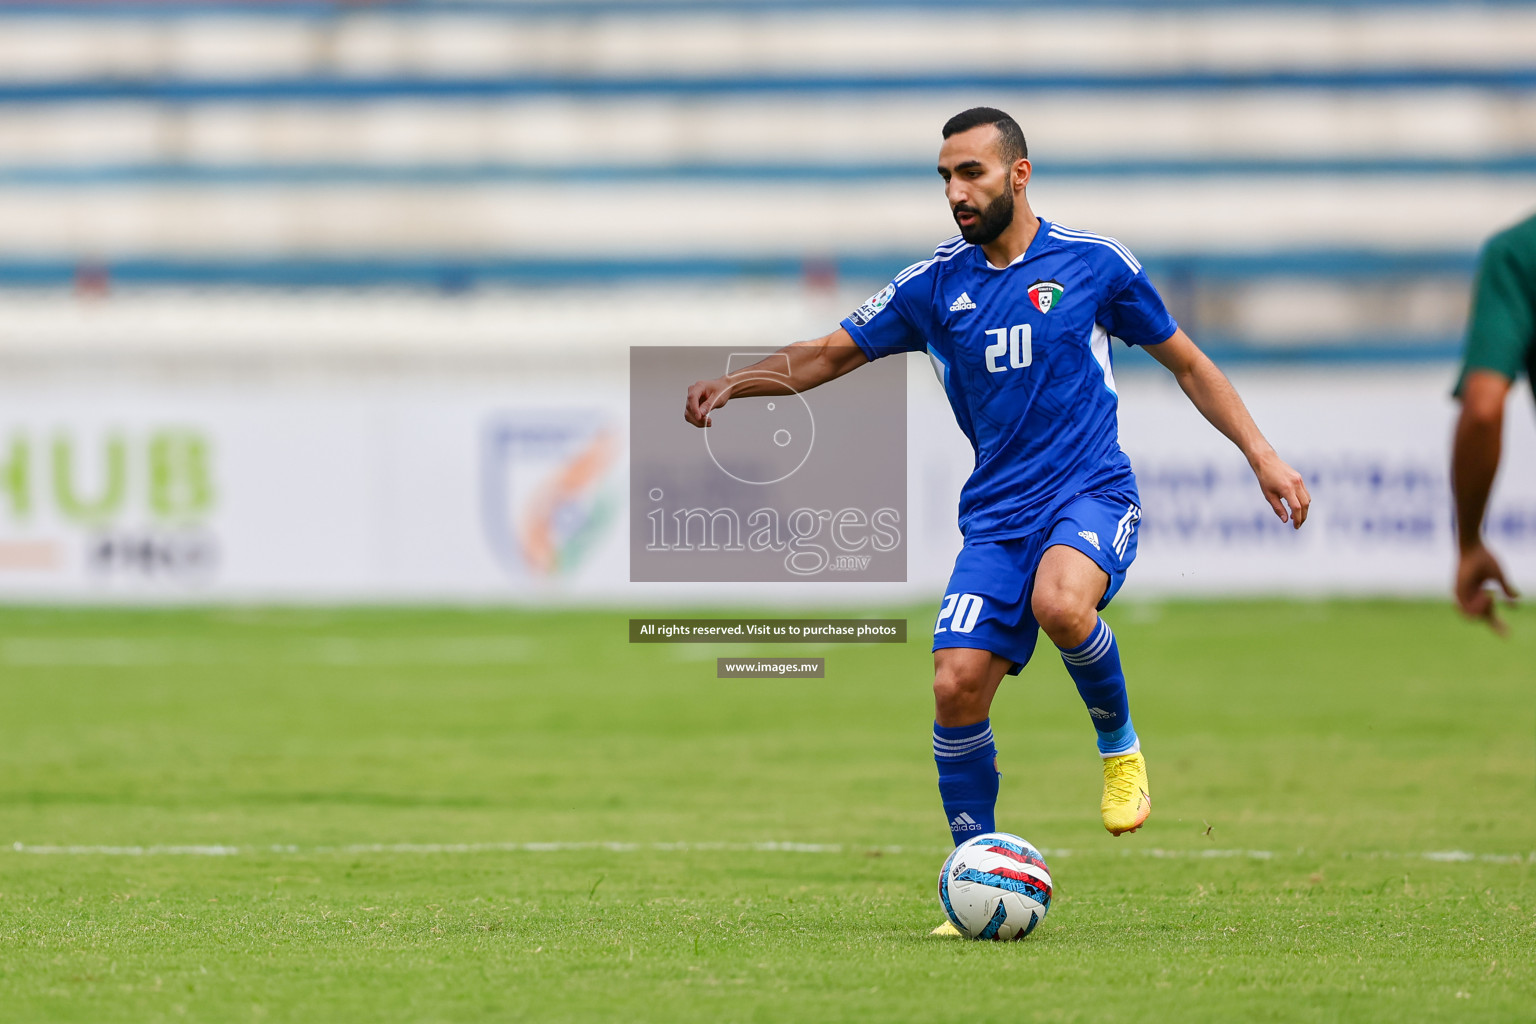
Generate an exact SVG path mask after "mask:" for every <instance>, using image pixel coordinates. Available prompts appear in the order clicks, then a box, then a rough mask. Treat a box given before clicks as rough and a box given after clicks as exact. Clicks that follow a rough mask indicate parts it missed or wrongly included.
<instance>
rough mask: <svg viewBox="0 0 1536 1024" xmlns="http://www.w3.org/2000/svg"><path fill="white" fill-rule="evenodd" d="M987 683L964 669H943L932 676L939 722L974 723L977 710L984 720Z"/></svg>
mask: <svg viewBox="0 0 1536 1024" xmlns="http://www.w3.org/2000/svg"><path fill="white" fill-rule="evenodd" d="M985 682H986V680H985V679H984V678H983V677H982V676H981V674H980V673H975V672H968V671H966V670H965V668H964V667H962V666H955V665H940V666H939V667H938V668H936V669H935V670H934V673H933V703H934V708H935V710H936V711H937V718H938V720H939V721H940V722H951V721H963V720H967V719H972V718H973V717H974V715H975V713H976V709H977V708H982V709H983V710H982V717H985V708H984V705H985V697H984V694H983V690H984V688H985V686H984V684H985Z"/></svg>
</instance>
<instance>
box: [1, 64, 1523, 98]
mask: <svg viewBox="0 0 1536 1024" xmlns="http://www.w3.org/2000/svg"><path fill="white" fill-rule="evenodd" d="M1421 89H1482V90H1491V91H1499V92H1510V91H1516V92H1527V91H1531V90H1533V89H1536V61H1533V62H1532V63H1531V64H1529V65H1525V66H1518V67H1485V68H1478V67H1445V68H1426V67H1397V68H1348V69H1311V68H1303V69H1291V68H1282V69H1260V70H1253V71H1235V70H1223V69H1197V70H1176V71H1126V72H1099V71H1041V72H999V73H981V72H958V73H949V72H943V73H910V74H804V73H794V74H758V73H751V74H740V75H706V74H700V75H677V76H668V75H622V76H621V75H602V76H577V75H538V74H534V75H500V76H485V77H476V76H462V77H460V76H452V77H449V76H426V75H422V76H394V75H391V76H380V77H369V76H362V75H303V76H294V77H284V78H228V79H221V78H199V79H193V78H167V79H154V78H150V79H132V78H103V79H83V80H64V81H8V82H3V83H0V103H6V104H21V103H81V102H98V103H99V102H123V101H132V102H141V103H219V102H231V101H238V102H245V103H261V102H284V103H287V102H293V101H312V102H321V103H345V102H377V101H380V100H466V99H515V98H519V97H542V96H564V97H571V98H586V97H594V98H603V99H611V98H615V97H624V98H629V99H633V98H637V97H656V98H686V99H698V98H701V97H708V98H723V97H731V96H762V95H801V94H803V95H815V96H836V95H869V94H879V93H899V92H922V93H941V92H954V91H972V92H975V91H986V92H989V93H992V94H997V93H1007V92H1025V91H1027V92H1030V93H1033V94H1039V93H1045V92H1077V93H1083V92H1128V91H1134V92H1181V93H1183V92H1196V93H1198V92H1222V93H1230V92H1232V91H1234V90H1255V91H1261V90H1262V91H1269V90H1289V91H1296V90H1318V91H1327V92H1351V91H1352V92H1383V91H1402V90H1421Z"/></svg>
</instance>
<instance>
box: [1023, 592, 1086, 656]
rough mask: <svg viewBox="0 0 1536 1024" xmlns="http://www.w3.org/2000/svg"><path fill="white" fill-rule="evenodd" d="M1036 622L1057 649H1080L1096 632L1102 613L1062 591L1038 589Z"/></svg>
mask: <svg viewBox="0 0 1536 1024" xmlns="http://www.w3.org/2000/svg"><path fill="white" fill-rule="evenodd" d="M1033 610H1034V613H1035V621H1036V622H1038V623H1040V628H1041V629H1043V630H1045V635H1046V636H1048V637H1050V638H1051V642H1052V643H1054V644H1055V645H1056V646H1057V647H1068V648H1070V647H1076V646H1077V645H1079V644H1081V643H1082V642H1083V641H1084V640H1087V639H1088V634H1089V633H1092V632H1093V626H1094V622H1095V621H1096V620H1097V618H1098V611H1097V610H1096V609H1095V608H1094V607H1093V605H1092V604H1089V603H1088V602H1086V601H1082V600H1080V599H1078V598H1077V596H1076V595H1074V594H1072V593H1070V592H1068V591H1067V590H1066V589H1065V588H1062V587H1037V588H1036V589H1035V596H1034V599H1033Z"/></svg>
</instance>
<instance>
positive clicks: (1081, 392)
mask: <svg viewBox="0 0 1536 1024" xmlns="http://www.w3.org/2000/svg"><path fill="white" fill-rule="evenodd" d="M842 325H843V327H844V329H846V330H847V331H848V333H849V334H850V335H852V336H853V340H854V341H855V342H856V343H857V344H858V346H859V348H861V349H862V350H863V351H864V354H865V355H866V356H868V357H869V358H870V359H878V358H880V357H881V356H887V355H891V354H893V353H896V352H918V351H922V350H924V349H926V350H927V352H928V355H929V357H930V358H931V359H932V361H933V366H934V370H935V372H936V373H937V374H938V376H939V381H940V382H941V383H942V384H943V385H944V393H945V394H946V395H947V396H948V397H949V404H950V406H951V407H952V408H953V409H954V411H955V419H956V420H957V421H958V422H959V424H960V429H961V430H963V431H965V436H966V437H967V438H969V439H970V442H971V447H972V448H973V449H975V452H976V468H975V470H974V471H972V473H971V476H970V479H968V480H967V481H966V482H965V488H964V490H962V491H961V494H960V530H961V532H962V533H964V534H965V538H966V540H967V541H968V542H969V541H976V540H1001V539H1005V538H1010V537H1023V536H1026V535H1028V534H1031V533H1035V532H1037V531H1039V530H1043V529H1045V528H1046V527H1047V526H1049V525H1050V523H1051V520H1052V517H1053V516H1054V515H1055V514H1056V513H1057V511H1059V510H1060V509H1061V508H1062V507H1064V506H1065V505H1066V504H1067V503H1068V502H1069V501H1071V500H1072V498H1073V496H1074V495H1077V494H1082V493H1085V492H1091V491H1109V492H1115V493H1119V494H1123V495H1125V496H1126V497H1127V498H1128V499H1130V500H1132V501H1135V500H1136V499H1137V495H1136V478H1135V476H1134V475H1133V474H1132V472H1131V463H1130V460H1129V459H1128V458H1126V455H1125V452H1123V451H1121V449H1120V429H1119V417H1118V409H1119V399H1118V397H1117V396H1116V394H1115V375H1114V370H1113V367H1112V361H1111V358H1110V347H1109V339H1110V338H1111V336H1113V337H1117V338H1120V339H1121V340H1122V341H1124V342H1126V343H1127V344H1132V345H1155V344H1157V343H1159V342H1162V341H1166V340H1167V339H1168V338H1170V337H1171V336H1172V335H1173V332H1174V331H1175V330H1177V329H1178V324H1176V323H1174V320H1173V317H1171V316H1170V315H1169V314H1168V310H1167V308H1166V307H1165V306H1164V305H1163V300H1162V298H1161V297H1159V295H1158V294H1157V291H1156V290H1155V289H1154V288H1153V287H1152V283H1151V282H1150V281H1148V280H1147V275H1146V274H1145V273H1144V272H1143V271H1142V269H1141V264H1140V263H1138V262H1137V261H1136V258H1135V257H1134V256H1132V255H1131V253H1130V251H1129V250H1128V249H1126V248H1125V246H1123V245H1121V244H1120V243H1119V242H1117V241H1115V240H1114V239H1112V238H1105V237H1104V236H1102V235H1095V234H1090V233H1089V232H1086V231H1077V230H1073V229H1071V228H1065V227H1062V226H1060V225H1059V224H1051V223H1048V222H1046V221H1045V220H1041V221H1040V230H1039V231H1038V232H1036V234H1035V238H1034V240H1033V241H1032V242H1030V244H1029V248H1028V249H1027V250H1026V251H1025V252H1024V254H1023V255H1021V256H1020V257H1019V258H1018V259H1016V260H1014V261H1013V262H1012V263H1010V264H1009V265H1008V266H1006V267H1003V268H1001V269H998V268H996V267H993V266H992V265H991V264H989V263H988V262H987V258H986V255H985V254H984V253H983V252H982V250H981V248H980V247H979V246H975V245H971V244H969V243H967V242H966V241H964V240H963V239H961V238H959V237H955V238H952V239H950V240H949V241H947V242H945V243H943V244H942V245H940V246H939V247H938V249H936V250H935V251H934V254H933V258H932V259H929V260H924V261H923V262H921V263H914V264H913V265H912V266H910V267H908V268H907V269H906V270H903V271H902V272H901V273H899V274H897V275H896V279H895V280H894V281H892V282H891V283H890V284H889V285H887V286H886V287H885V289H884V290H883V291H881V292H879V293H878V294H876V295H874V296H872V297H871V298H870V300H869V301H868V302H866V303H864V305H862V306H860V307H859V308H858V309H856V310H854V312H853V313H852V314H851V315H849V316H848V317H847V319H845V320H843V324H842Z"/></svg>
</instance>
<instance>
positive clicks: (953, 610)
mask: <svg viewBox="0 0 1536 1024" xmlns="http://www.w3.org/2000/svg"><path fill="white" fill-rule="evenodd" d="M979 618H981V598H979V597H977V596H976V595H975V594H945V595H944V607H942V608H940V609H939V621H937V622H935V623H934V624H933V635H934V636H938V635H939V634H940V633H943V632H945V626H944V621H945V620H946V619H948V620H949V627H948V628H949V629H952V630H954V631H955V632H956V633H969V632H970V631H971V630H973V629H975V628H976V620H977V619H979Z"/></svg>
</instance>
